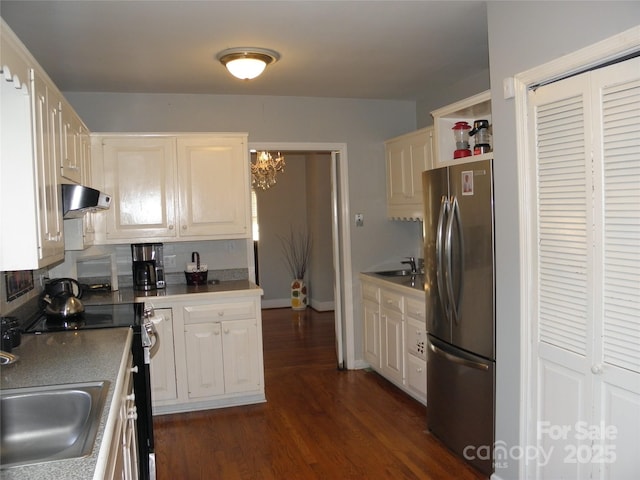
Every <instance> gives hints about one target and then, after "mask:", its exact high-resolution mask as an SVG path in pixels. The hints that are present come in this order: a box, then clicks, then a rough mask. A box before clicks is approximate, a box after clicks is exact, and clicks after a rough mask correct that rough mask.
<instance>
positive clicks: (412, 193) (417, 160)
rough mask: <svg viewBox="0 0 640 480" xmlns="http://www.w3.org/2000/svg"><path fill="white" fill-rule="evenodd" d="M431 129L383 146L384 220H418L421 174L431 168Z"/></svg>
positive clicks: (416, 132) (420, 203)
mask: <svg viewBox="0 0 640 480" xmlns="http://www.w3.org/2000/svg"><path fill="white" fill-rule="evenodd" d="M432 139H433V127H427V128H423V129H421V130H417V131H415V132H411V133H407V134H406V135H402V136H400V137H396V138H393V139H391V140H387V141H386V142H385V152H386V168H387V216H388V217H389V218H394V219H410V220H418V219H422V217H423V213H422V172H424V171H425V170H430V169H431V168H433V166H432V165H433V160H432V159H433V148H432Z"/></svg>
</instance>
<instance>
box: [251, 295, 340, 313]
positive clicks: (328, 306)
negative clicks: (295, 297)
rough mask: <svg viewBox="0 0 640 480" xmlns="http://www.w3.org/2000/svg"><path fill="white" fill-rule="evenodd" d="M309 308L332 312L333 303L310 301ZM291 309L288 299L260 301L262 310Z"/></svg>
mask: <svg viewBox="0 0 640 480" xmlns="http://www.w3.org/2000/svg"><path fill="white" fill-rule="evenodd" d="M309 306H310V307H311V308H313V309H314V310H316V311H317V312H329V311H332V310H334V306H335V303H334V302H333V300H332V301H328V302H320V301H316V300H313V299H312V300H311V301H310V303H309ZM287 307H291V300H290V299H288V298H274V299H271V300H262V308H287Z"/></svg>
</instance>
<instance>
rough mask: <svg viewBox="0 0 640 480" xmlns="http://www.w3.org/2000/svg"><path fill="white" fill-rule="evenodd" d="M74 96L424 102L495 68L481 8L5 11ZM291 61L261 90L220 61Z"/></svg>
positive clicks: (140, 5)
mask: <svg viewBox="0 0 640 480" xmlns="http://www.w3.org/2000/svg"><path fill="white" fill-rule="evenodd" d="M0 15H2V17H3V18H4V20H5V21H6V22H7V23H8V24H9V26H10V27H11V28H12V29H13V30H14V32H16V34H17V35H18V36H19V37H20V39H21V40H22V41H23V42H24V43H25V45H26V46H27V48H29V50H30V51H31V53H32V54H33V55H34V56H35V57H36V59H37V60H38V61H39V62H40V64H41V65H42V66H43V67H44V69H45V70H46V71H47V73H48V74H49V76H50V77H51V78H52V79H53V81H54V82H55V83H56V85H57V86H58V88H60V89H61V90H62V91H87V92H151V93H211V94H240V95H285V96H287V95H291V96H312V97H337V98H341V97H342V98H372V99H397V100H400V99H406V100H416V99H418V98H420V96H421V95H423V94H424V93H425V92H426V91H429V90H431V89H434V88H441V87H443V86H446V85H447V84H450V83H452V82H455V81H456V80H458V79H464V78H467V77H471V76H473V75H475V74H477V73H479V72H481V71H483V70H487V69H488V67H489V54H488V45H487V19H486V4H485V2H480V1H426V0H422V1H403V0H396V1H372V0H371V1H269V0H265V1H242V0H236V1H204V0H201V1H155V0H129V1H126V0H125V1H113V0H109V1H101V0H81V1H70V0H63V1H58V0H47V1H25V0H22V1H12V0H1V3H0ZM247 46H253V47H261V48H269V49H273V50H276V51H277V52H279V53H280V55H281V58H280V61H278V62H277V63H276V64H274V65H272V66H269V67H267V70H266V71H265V73H264V74H263V75H262V76H261V77H259V78H257V79H255V80H252V81H240V80H237V79H235V78H234V77H232V76H231V75H230V74H229V73H227V72H226V70H225V69H224V68H223V67H222V65H221V64H220V63H219V62H218V61H217V60H216V59H215V56H216V54H217V53H218V52H220V51H222V50H224V49H227V48H231V47H247Z"/></svg>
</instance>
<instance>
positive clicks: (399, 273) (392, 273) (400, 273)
mask: <svg viewBox="0 0 640 480" xmlns="http://www.w3.org/2000/svg"><path fill="white" fill-rule="evenodd" d="M374 273H375V274H377V275H382V276H383V277H408V276H411V275H418V273H417V272H413V273H412V272H411V270H385V271H382V272H374Z"/></svg>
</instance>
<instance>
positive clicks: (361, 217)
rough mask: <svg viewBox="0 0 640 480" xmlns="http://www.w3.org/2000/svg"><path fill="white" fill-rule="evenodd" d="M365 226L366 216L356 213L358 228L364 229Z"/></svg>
mask: <svg viewBox="0 0 640 480" xmlns="http://www.w3.org/2000/svg"><path fill="white" fill-rule="evenodd" d="M363 225H364V215H363V214H362V213H356V227H362V226H363Z"/></svg>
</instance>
